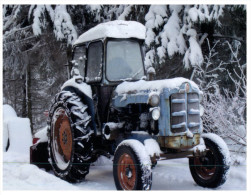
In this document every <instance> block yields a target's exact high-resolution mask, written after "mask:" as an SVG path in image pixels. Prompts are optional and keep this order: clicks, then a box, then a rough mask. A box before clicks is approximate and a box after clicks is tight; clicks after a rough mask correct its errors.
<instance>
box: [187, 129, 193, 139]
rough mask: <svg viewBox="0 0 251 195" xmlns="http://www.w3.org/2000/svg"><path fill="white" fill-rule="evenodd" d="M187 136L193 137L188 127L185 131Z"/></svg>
mask: <svg viewBox="0 0 251 195" xmlns="http://www.w3.org/2000/svg"><path fill="white" fill-rule="evenodd" d="M186 135H187V137H190V138H192V137H193V133H192V132H191V131H190V130H189V129H188V130H187V132H186Z"/></svg>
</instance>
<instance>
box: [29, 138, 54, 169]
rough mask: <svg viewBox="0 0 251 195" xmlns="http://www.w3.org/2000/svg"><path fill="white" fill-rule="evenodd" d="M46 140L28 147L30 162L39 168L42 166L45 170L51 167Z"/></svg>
mask: <svg viewBox="0 0 251 195" xmlns="http://www.w3.org/2000/svg"><path fill="white" fill-rule="evenodd" d="M47 147H48V142H42V143H38V144H35V145H32V146H31V147H30V164H34V165H36V166H38V167H39V168H44V169H45V170H46V171H49V170H50V169H51V165H50V163H49V161H48V158H49V155H48V150H47Z"/></svg>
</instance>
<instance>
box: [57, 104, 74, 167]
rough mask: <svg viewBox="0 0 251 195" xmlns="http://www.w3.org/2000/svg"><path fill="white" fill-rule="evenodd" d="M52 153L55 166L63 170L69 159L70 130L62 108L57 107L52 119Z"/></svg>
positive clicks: (68, 121)
mask: <svg viewBox="0 0 251 195" xmlns="http://www.w3.org/2000/svg"><path fill="white" fill-rule="evenodd" d="M52 153H53V157H54V160H55V163H56V165H57V167H58V168H59V169H61V170H65V169H66V168H67V167H68V165H69V164H70V160H71V154H72V131H71V125H70V120H69V118H68V116H67V115H66V113H65V110H64V109H63V108H58V109H57V110H56V111H55V112H54V115H53V119H52Z"/></svg>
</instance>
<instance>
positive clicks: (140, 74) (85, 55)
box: [71, 21, 146, 86]
mask: <svg viewBox="0 0 251 195" xmlns="http://www.w3.org/2000/svg"><path fill="white" fill-rule="evenodd" d="M144 39H145V27H144V26H143V25H142V24H140V23H137V22H133V21H130V22H126V21H112V22H108V23H104V24H99V25H97V26H96V27H94V28H92V29H90V30H89V31H87V32H85V33H84V34H82V35H81V36H80V37H79V38H78V40H77V41H76V42H75V43H74V46H73V59H72V71H71V73H72V74H71V76H74V75H78V74H80V75H81V76H82V77H83V78H84V82H86V83H88V84H91V85H95V84H98V85H100V84H102V85H106V86H107V85H109V86H116V85H118V84H119V83H121V82H122V81H137V80H140V79H146V75H145V68H144V53H143V43H144ZM76 69H78V70H77V71H76Z"/></svg>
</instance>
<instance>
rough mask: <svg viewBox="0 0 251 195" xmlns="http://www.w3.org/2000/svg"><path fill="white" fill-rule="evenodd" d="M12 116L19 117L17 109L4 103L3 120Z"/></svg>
mask: <svg viewBox="0 0 251 195" xmlns="http://www.w3.org/2000/svg"><path fill="white" fill-rule="evenodd" d="M12 117H17V113H16V111H15V110H14V109H13V108H12V107H11V106H10V105H8V104H5V105H3V120H7V119H8V118H12Z"/></svg>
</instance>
